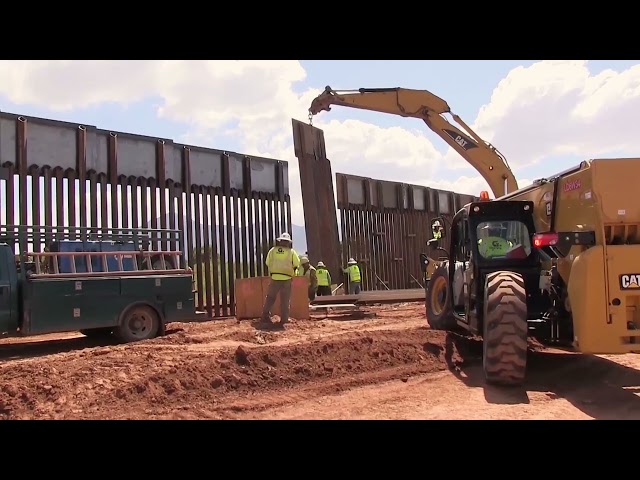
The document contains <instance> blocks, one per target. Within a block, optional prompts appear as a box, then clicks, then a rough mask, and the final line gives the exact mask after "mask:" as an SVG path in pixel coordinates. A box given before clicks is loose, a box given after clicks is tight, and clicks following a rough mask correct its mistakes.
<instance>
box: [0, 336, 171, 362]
mask: <svg viewBox="0 0 640 480" xmlns="http://www.w3.org/2000/svg"><path fill="white" fill-rule="evenodd" d="M182 330H183V329H182V328H172V329H167V331H166V332H165V336H166V335H171V334H174V333H178V332H181V331H182ZM118 344H120V342H118V341H117V340H116V339H115V338H114V337H113V336H111V335H104V336H100V337H96V338H89V337H84V336H82V337H73V338H63V339H59V340H40V341H38V340H36V341H29V342H24V343H7V344H5V345H0V362H6V361H10V360H20V359H27V358H37V357H44V356H46V355H54V354H56V353H68V352H72V351H74V350H84V349H85V348H95V347H108V346H112V345H118Z"/></svg>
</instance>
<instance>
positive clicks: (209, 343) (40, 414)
mask: <svg viewBox="0 0 640 480" xmlns="http://www.w3.org/2000/svg"><path fill="white" fill-rule="evenodd" d="M369 310H370V311H371V312H373V313H375V317H374V318H367V319H360V320H353V319H348V318H342V319H338V318H325V319H311V320H305V321H296V320H293V321H292V322H291V324H289V325H287V326H286V327H285V328H284V329H282V328H276V327H274V328H270V329H266V330H264V329H260V328H258V327H259V325H258V324H256V323H254V322H250V321H242V322H238V321H236V320H219V321H211V322H206V323H191V324H171V325H169V326H168V332H167V335H166V336H164V337H162V338H157V339H154V340H150V341H145V342H139V343H135V344H129V345H115V344H108V343H107V342H105V341H104V340H103V341H102V342H99V341H96V340H89V339H87V338H85V337H83V336H81V335H80V334H75V333H74V334H65V335H49V336H43V337H33V338H30V339H7V340H2V341H0V419H149V418H151V419H637V418H640V399H639V398H638V396H637V392H638V391H640V390H639V389H640V372H639V371H638V370H637V369H636V368H638V367H640V357H639V356H638V355H623V356H619V357H606V356H586V355H576V354H567V353H561V352H557V351H551V350H545V349H541V348H537V347H536V348H533V347H532V351H531V353H530V357H529V358H530V361H529V372H528V375H529V379H528V381H527V384H526V385H525V387H524V388H515V389H514V388H497V387H487V386H486V385H484V383H483V381H482V372H481V354H482V344H481V343H480V342H479V341H478V340H476V339H473V338H467V337H463V336H459V335H455V334H447V333H445V332H438V331H433V330H430V329H429V328H428V325H427V323H426V321H425V319H424V307H423V305H422V304H400V305H394V306H378V307H370V308H369Z"/></svg>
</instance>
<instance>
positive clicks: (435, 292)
mask: <svg viewBox="0 0 640 480" xmlns="http://www.w3.org/2000/svg"><path fill="white" fill-rule="evenodd" d="M450 293H451V289H450V288H449V271H448V270H447V268H446V267H443V266H440V267H438V268H436V270H435V271H434V272H433V275H431V279H430V280H429V285H428V287H427V291H426V292H425V298H424V303H425V307H426V311H427V322H429V326H430V327H431V328H432V329H434V330H455V329H456V327H457V324H456V319H455V318H454V316H453V312H452V310H451V307H450V304H451V302H450V301H449V295H450Z"/></svg>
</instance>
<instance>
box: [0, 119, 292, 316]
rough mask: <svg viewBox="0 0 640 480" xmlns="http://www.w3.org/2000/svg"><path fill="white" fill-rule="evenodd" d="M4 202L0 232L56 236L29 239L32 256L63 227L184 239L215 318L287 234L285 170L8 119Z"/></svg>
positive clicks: (0, 146) (1, 185) (259, 161)
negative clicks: (24, 228)
mask: <svg viewBox="0 0 640 480" xmlns="http://www.w3.org/2000/svg"><path fill="white" fill-rule="evenodd" d="M0 202H2V206H1V208H0V216H1V218H0V222H1V223H2V224H4V225H15V224H18V223H20V224H23V225H48V226H53V227H57V228H56V229H54V231H53V233H50V232H47V233H45V234H44V235H43V236H42V237H36V238H35V239H34V244H33V245H30V248H31V249H33V250H34V251H37V252H39V251H42V250H43V248H44V247H45V246H46V245H47V244H48V243H50V242H51V241H52V240H53V239H54V237H55V236H56V233H57V232H64V231H65V230H64V227H72V226H81V227H92V231H96V232H100V229H107V228H109V229H117V228H163V229H168V228H172V229H173V228H177V229H179V230H181V231H182V232H183V234H184V239H185V245H184V253H185V256H186V259H187V262H188V264H189V266H191V268H193V270H194V276H195V278H196V286H197V294H196V304H197V306H198V308H199V310H202V311H206V312H207V313H208V314H209V316H211V317H223V316H231V315H234V313H235V306H234V303H235V302H234V300H235V292H234V284H235V281H234V280H235V278H244V277H252V276H259V275H262V274H263V273H264V270H263V265H264V259H265V255H266V253H267V251H268V248H269V247H270V246H271V244H272V243H273V240H274V238H275V237H276V236H277V235H278V234H279V233H280V232H281V231H282V230H287V231H290V230H291V205H290V198H289V182H288V165H287V163H286V162H283V161H279V160H274V159H270V158H258V157H249V156H247V155H243V154H239V153H235V152H225V151H222V150H216V149H208V148H201V147H196V146H191V145H183V144H179V143H175V142H174V141H173V140H170V139H159V138H153V137H147V136H142V135H135V134H130V133H122V132H112V131H108V130H101V129H98V128H96V127H94V126H89V125H77V124H73V123H67V122H61V121H56V120H50V119H43V118H35V117H29V118H28V117H26V116H21V115H16V114H11V113H4V112H0ZM265 212H266V215H265ZM151 248H152V249H153V250H166V249H169V248H172V249H175V248H177V245H176V243H175V241H174V240H171V239H169V238H162V239H161V241H160V242H154V243H152V244H151ZM16 253H17V251H16Z"/></svg>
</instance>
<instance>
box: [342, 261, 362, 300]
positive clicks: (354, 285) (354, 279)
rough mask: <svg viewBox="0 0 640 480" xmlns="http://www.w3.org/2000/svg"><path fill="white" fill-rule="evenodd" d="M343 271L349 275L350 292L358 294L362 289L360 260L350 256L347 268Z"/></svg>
mask: <svg viewBox="0 0 640 480" xmlns="http://www.w3.org/2000/svg"><path fill="white" fill-rule="evenodd" d="M343 272H344V273H346V274H348V275H349V293H350V294H351V295H358V294H359V293H360V290H361V289H362V283H361V277H360V267H359V266H358V262H356V261H355V260H354V259H353V258H350V259H349V261H348V262H347V268H345V269H344V270H343Z"/></svg>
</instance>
